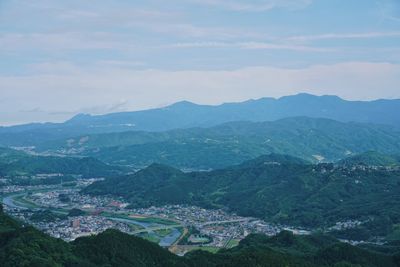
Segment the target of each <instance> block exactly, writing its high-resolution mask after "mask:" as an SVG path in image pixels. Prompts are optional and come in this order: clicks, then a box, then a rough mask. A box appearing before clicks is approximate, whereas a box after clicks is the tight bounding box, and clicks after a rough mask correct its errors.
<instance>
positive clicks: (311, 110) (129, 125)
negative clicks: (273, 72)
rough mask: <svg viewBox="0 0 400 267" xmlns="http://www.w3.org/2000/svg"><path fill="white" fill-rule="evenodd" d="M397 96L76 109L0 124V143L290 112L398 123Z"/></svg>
mask: <svg viewBox="0 0 400 267" xmlns="http://www.w3.org/2000/svg"><path fill="white" fill-rule="evenodd" d="M398 114H400V100H399V99H397V100H376V101H346V100H343V99H341V98H339V97H337V96H314V95H309V94H298V95H293V96H286V97H281V98H279V99H275V98H261V99H258V100H249V101H245V102H240V103H226V104H222V105H219V106H209V105H197V104H194V103H190V102H187V101H183V102H178V103H176V104H173V105H170V106H167V107H165V108H158V109H150V110H144V111H135V112H122V113H112V114H106V115H98V116H92V115H87V114H79V115H77V116H75V117H73V118H72V119H71V120H68V121H66V122H65V123H45V124H27V125H19V126H13V127H1V128H0V145H3V146H9V145H12V146H29V145H35V144H38V143H43V142H46V141H49V140H57V139H60V138H66V137H71V136H76V135H83V134H91V133H110V132H123V131H167V130H171V129H178V128H192V127H211V126H215V125H218V124H221V123H226V122H232V121H253V122H260V121H273V120H278V119H282V118H287V117H293V116H306V117H313V118H328V119H333V120H337V121H341V122H361V123H374V124H386V125H391V126H393V127H400V116H399V115H398Z"/></svg>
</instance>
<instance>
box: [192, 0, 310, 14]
mask: <svg viewBox="0 0 400 267" xmlns="http://www.w3.org/2000/svg"><path fill="white" fill-rule="evenodd" d="M189 2H194V3H197V4H201V5H208V6H214V7H218V8H223V9H228V10H232V11H248V12H263V11H269V10H271V9H274V8H289V9H299V8H304V7H306V6H308V5H310V4H311V3H312V0H258V1H257V0H256V1H255V0H247V1H246V0H189Z"/></svg>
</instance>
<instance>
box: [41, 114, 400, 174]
mask: <svg viewBox="0 0 400 267" xmlns="http://www.w3.org/2000/svg"><path fill="white" fill-rule="evenodd" d="M39 149H40V150H42V151H45V150H49V151H53V152H55V151H56V152H58V153H64V154H67V155H68V154H78V155H85V156H91V157H95V158H98V159H100V160H102V161H104V162H107V163H110V164H118V165H132V166H135V167H137V168H142V167H145V166H148V165H150V164H151V163H153V162H158V163H163V164H167V165H171V166H174V167H177V168H187V169H210V168H211V169H215V168H221V167H227V166H229V165H232V164H239V163H241V162H243V161H245V160H250V159H253V158H255V157H258V156H261V155H264V154H269V153H280V154H289V155H293V156H296V157H301V158H303V159H306V160H308V161H313V162H318V161H337V160H340V159H343V158H345V157H348V156H350V155H354V154H358V153H362V152H366V151H369V150H374V151H378V152H381V153H385V154H399V153H400V132H399V131H398V130H396V129H394V128H393V127H390V126H382V125H374V124H363V123H342V122H338V121H334V120H329V119H315V118H307V117H295V118H286V119H282V120H278V121H274V122H231V123H225V124H222V125H218V126H215V127H211V128H191V129H180V130H172V131H167V132H124V133H110V134H100V135H86V136H80V137H76V138H69V139H64V140H59V141H55V142H49V143H48V144H47V145H45V146H41V147H39Z"/></svg>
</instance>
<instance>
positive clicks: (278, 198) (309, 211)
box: [84, 154, 400, 239]
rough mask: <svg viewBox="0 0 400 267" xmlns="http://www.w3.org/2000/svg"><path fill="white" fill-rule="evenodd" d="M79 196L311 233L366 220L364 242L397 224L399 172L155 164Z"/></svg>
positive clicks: (288, 164)
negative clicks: (208, 212) (204, 212)
mask: <svg viewBox="0 0 400 267" xmlns="http://www.w3.org/2000/svg"><path fill="white" fill-rule="evenodd" d="M290 159H291V160H290ZM84 192H85V193H90V194H94V195H97V194H112V195H117V196H122V197H125V198H126V199H127V200H129V201H130V202H131V203H132V206H135V207H143V206H151V205H164V204H191V205H198V206H202V207H207V208H221V207H228V208H229V209H230V210H232V211H234V212H237V213H238V214H240V215H244V216H254V217H258V218H263V219H266V220H267V221H273V222H278V223H285V224H290V225H299V226H305V227H313V228H315V227H327V226H330V225H333V224H335V223H336V222H339V221H346V220H361V221H368V223H366V224H365V226H366V228H367V230H368V229H369V230H370V232H368V233H366V234H365V235H366V237H365V238H366V239H368V238H372V237H373V236H387V235H388V234H390V233H391V232H392V231H394V230H395V229H394V228H393V227H394V226H395V225H396V224H398V223H400V197H399V196H400V171H399V170H386V169H370V168H366V169H364V168H355V169H353V168H347V167H340V166H334V165H333V164H318V165H312V164H308V163H304V161H302V160H299V159H296V158H291V157H288V156H286V157H283V156H280V155H276V154H271V155H269V156H263V157H260V158H257V159H255V160H253V161H249V162H245V163H243V164H242V165H239V166H234V167H229V168H226V169H220V170H215V171H211V172H191V173H184V172H181V171H179V170H177V169H174V168H171V167H168V166H165V165H160V164H153V165H151V166H149V167H148V168H146V169H143V170H141V171H139V172H137V173H135V174H133V175H130V176H124V177H118V178H113V179H106V180H104V181H100V182H96V183H94V184H92V185H91V186H89V187H87V188H86V189H85V190H84ZM371 229H373V231H372V230H371Z"/></svg>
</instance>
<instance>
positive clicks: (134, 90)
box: [0, 62, 400, 124]
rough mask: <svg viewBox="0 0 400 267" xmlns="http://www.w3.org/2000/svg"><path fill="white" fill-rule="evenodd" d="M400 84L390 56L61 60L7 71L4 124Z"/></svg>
mask: <svg viewBox="0 0 400 267" xmlns="http://www.w3.org/2000/svg"><path fill="white" fill-rule="evenodd" d="M60 67H61V68H63V66H62V64H61V65H60ZM69 67H71V66H69ZM64 68H65V66H64ZM399 84H400V65H396V64H390V63H367V62H348V63H340V64H334V65H315V66H311V67H307V68H301V69H284V68H274V67H249V68H241V69H236V70H231V71H166V70H134V69H130V68H121V67H120V66H118V67H113V66H112V64H111V65H109V66H108V67H107V68H104V67H102V66H98V65H95V66H92V67H90V68H86V67H82V66H75V67H74V71H69V72H67V71H57V65H54V67H53V69H51V68H48V69H47V70H46V71H45V72H43V70H42V72H41V73H38V74H33V75H29V76H0V92H1V97H0V101H2V105H1V106H0V114H1V115H0V124H4V123H8V124H9V123H15V122H27V121H32V120H34V121H43V120H52V121H54V120H57V121H59V120H65V119H67V118H69V117H70V115H71V114H70V113H71V112H76V111H84V110H87V111H90V112H95V113H106V112H110V111H113V110H138V109H145V108H151V107H155V106H160V105H163V104H168V103H173V102H175V101H178V100H190V101H194V102H198V103H208V104H218V103H221V102H227V101H242V100H245V99H249V98H259V97H264V96H273V97H279V96H282V95H288V94H295V93H298V92H308V93H313V94H318V95H320V94H336V95H339V96H341V97H344V98H347V99H375V98H381V97H385V98H400V90H399V88H398V85H399ZM118 103H122V104H121V105H118ZM115 106H117V109H115V108H113V107H115ZM110 107H111V108H110ZM31 109H37V110H46V111H48V113H47V114H43V112H39V113H32V114H30V115H29V117H27V114H26V112H25V113H21V112H19V111H20V110H31Z"/></svg>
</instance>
